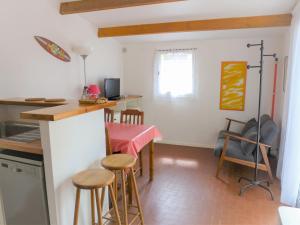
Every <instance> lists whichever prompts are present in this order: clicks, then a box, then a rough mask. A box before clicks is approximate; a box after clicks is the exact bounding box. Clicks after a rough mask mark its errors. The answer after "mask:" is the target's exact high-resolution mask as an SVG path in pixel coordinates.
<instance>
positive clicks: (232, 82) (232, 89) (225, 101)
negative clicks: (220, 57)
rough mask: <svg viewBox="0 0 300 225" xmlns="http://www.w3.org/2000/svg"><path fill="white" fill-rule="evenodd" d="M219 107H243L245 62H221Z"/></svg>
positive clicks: (233, 108) (240, 108) (229, 108)
mask: <svg viewBox="0 0 300 225" xmlns="http://www.w3.org/2000/svg"><path fill="white" fill-rule="evenodd" d="M221 71H222V73H221V94H220V109H222V110H239V111H244V109H245V94H246V80H247V62H244V61H240V62H222V68H221Z"/></svg>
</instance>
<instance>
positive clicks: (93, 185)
mask: <svg viewBox="0 0 300 225" xmlns="http://www.w3.org/2000/svg"><path fill="white" fill-rule="evenodd" d="M114 179H115V175H114V173H113V172H111V171H109V170H106V169H89V170H85V171H82V172H80V173H78V174H76V175H75V176H74V177H73V178H72V181H73V184H74V186H75V187H76V189H77V190H76V202H75V212H74V225H77V224H78V210H79V204H80V191H81V190H82V189H84V190H90V192H91V209H92V225H96V224H97V225H103V218H104V219H106V220H113V219H112V217H111V218H108V217H106V215H105V216H104V217H103V216H102V208H103V201H104V194H105V187H108V190H109V194H110V198H111V201H112V204H113V208H112V210H114V212H115V220H116V222H117V224H118V225H121V220H120V215H119V211H118V206H117V202H116V198H115V195H114V191H113V188H112V183H113V181H114ZM99 189H102V193H101V199H100V198H99ZM95 195H96V197H95ZM95 200H96V207H97V212H98V223H96V220H95ZM100 200H101V204H100ZM110 211H111V210H110ZM110 211H109V212H108V213H110Z"/></svg>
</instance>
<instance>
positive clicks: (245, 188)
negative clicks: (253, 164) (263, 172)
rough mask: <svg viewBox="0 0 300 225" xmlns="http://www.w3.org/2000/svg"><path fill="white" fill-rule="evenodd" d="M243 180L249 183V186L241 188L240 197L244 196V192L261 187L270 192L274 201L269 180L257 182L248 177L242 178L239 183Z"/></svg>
mask: <svg viewBox="0 0 300 225" xmlns="http://www.w3.org/2000/svg"><path fill="white" fill-rule="evenodd" d="M242 180H245V181H247V182H249V184H246V185H244V186H243V187H241V190H240V196H242V195H243V194H244V192H245V191H247V190H248V189H250V188H253V187H260V188H262V189H265V190H266V191H268V192H269V193H270V196H271V199H272V200H273V201H274V196H273V193H272V191H271V189H270V188H269V186H270V182H269V181H268V180H256V181H255V180H251V179H249V178H247V177H240V179H239V183H240V182H241V181H242ZM264 183H266V184H267V186H265V185H263V184H264Z"/></svg>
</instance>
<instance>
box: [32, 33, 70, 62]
mask: <svg viewBox="0 0 300 225" xmlns="http://www.w3.org/2000/svg"><path fill="white" fill-rule="evenodd" d="M34 38H35V40H36V41H37V42H38V43H39V44H40V46H42V48H43V49H45V50H46V51H47V52H48V53H50V54H51V55H53V56H54V57H56V58H58V59H60V60H62V61H64V62H70V61H71V57H70V55H69V54H68V53H67V52H66V51H65V50H64V49H62V48H61V47H60V46H58V45H57V44H55V43H54V42H52V41H50V40H48V39H47V38H44V37H40V36H34Z"/></svg>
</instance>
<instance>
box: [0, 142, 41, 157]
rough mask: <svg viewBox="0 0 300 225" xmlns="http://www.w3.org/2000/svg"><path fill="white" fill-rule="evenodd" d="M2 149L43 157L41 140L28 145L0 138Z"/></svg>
mask: <svg viewBox="0 0 300 225" xmlns="http://www.w3.org/2000/svg"><path fill="white" fill-rule="evenodd" d="M0 148H2V149H10V150H15V151H20V152H27V153H33V154H38V155H43V149H42V144H41V140H36V141H33V142H30V143H26V142H20V141H11V140H6V139H2V138H0Z"/></svg>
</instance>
